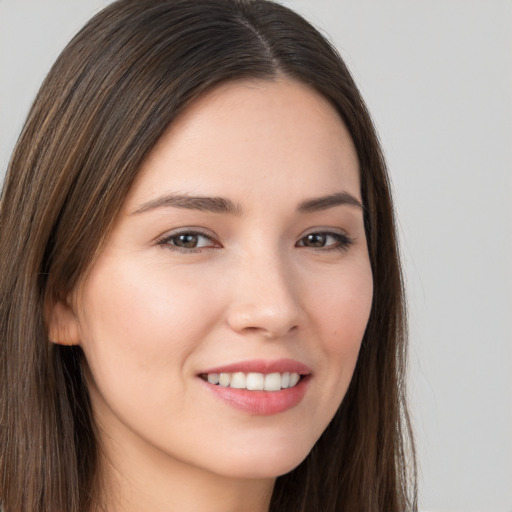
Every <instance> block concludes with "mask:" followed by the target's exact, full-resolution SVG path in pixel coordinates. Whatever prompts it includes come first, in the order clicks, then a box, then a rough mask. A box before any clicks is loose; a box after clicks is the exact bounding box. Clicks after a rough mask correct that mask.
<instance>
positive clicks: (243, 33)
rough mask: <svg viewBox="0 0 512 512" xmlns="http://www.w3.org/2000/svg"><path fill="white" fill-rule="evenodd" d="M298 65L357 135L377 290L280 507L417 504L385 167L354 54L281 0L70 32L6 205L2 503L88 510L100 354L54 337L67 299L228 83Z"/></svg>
mask: <svg viewBox="0 0 512 512" xmlns="http://www.w3.org/2000/svg"><path fill="white" fill-rule="evenodd" d="M278 73H279V74H284V75H287V76H289V77H292V78H294V79H296V80H299V81H301V82H303V83H306V84H309V85H310V86H311V87H313V88H314V89H316V90H317V91H318V92H320V93H321V94H322V95H323V96H324V97H325V98H327V99H328V100H329V101H330V102H331V103H332V105H333V106H334V108H336V110H337V111H338V112H339V114H340V116H341V118H342V119H343V121H344V123H345V125H346V126H347V128H348V130H349V132H350V134H351V136H352V139H353V142H354V144H355V147H356V150H357V154H358V158H359V164H360V172H361V192H362V198H363V201H364V204H365V228H366V235H367V239H368V247H369V253H370V261H371V266H372V271H373V279H374V299H373V305H372V311H371V315H370V320H369V323H368V326H367V330H366V334H365V336H364V339H363V343H362V347H361V351H360V355H359V359H358V362H357V366H356V370H355V373H354V376H353V379H352V382H351V384H350V387H349V390H348V392H347V395H346V397H345V399H344V400H343V403H342V405H341V406H340V408H339V410H338V412H337V414H336V416H335V417H334V419H333V420H332V422H331V423H330V425H329V426H328V427H327V429H326V431H325V432H324V434H323V435H322V437H321V438H320V440H319V441H318V442H317V444H316V445H315V446H314V448H313V450H312V451H311V453H310V454H309V455H308V457H307V458H306V460H305V461H304V462H303V463H302V464H300V465H299V466H298V467H297V468H296V469H295V470H293V471H292V472H291V473H289V474H287V475H284V476H282V477H280V478H278V479H277V482H276V485H275V489H274V493H273V496H272V502H271V508H270V509H271V511H275V512H277V511H279V512H298V511H303V512H313V511H315V512H316V511H319V512H320V511H321V512H335V511H341V510H344V511H358V512H382V511H386V512H404V511H406V510H413V509H415V507H416V484H415V458H414V447H413V444H412V437H411V432H410V423H409V418H408V414H407V408H406V402H405V377H404V375H405V369H406V368H405V366H406V332H405V309H404V298H403V289H402V280H401V273H400V264H399V258H398V251H397V241H396V235H395V228H394V219H393V209H392V202H391V197H390V191H389V184H388V179H387V174H386V168H385V163H384V160H383V157H382V154H381V151H380V148H379V143H378V140H377V137H376V134H375V130H374V128H373V125H372V122H371V120H370V117H369V115H368V113H367V110H366V108H365V105H364V103H363V100H362V99H361V96H360V94H359V92H358V90H357V88H356V85H355V83H354V81H353V79H352V78H351V76H350V74H349V72H348V70H347V68H346V66H345V65H344V63H343V61H342V59H341V58H340V56H339V55H338V53H337V52H336V50H335V49H334V48H333V47H332V46H331V45H330V44H329V43H328V42H327V41H326V40H325V39H324V38H323V37H322V36H321V35H320V34H319V33H318V31H317V30H316V29H314V28H313V27H312V26H311V25H310V24H309V23H307V22H306V21H305V20H304V19H302V18H301V17H300V16H298V15H297V14H295V13H294V12H292V11H290V10H289V9H287V8H285V7H283V6H281V5H279V4H276V3H273V2H270V1H266V0H252V1H251V0H194V1H190V0H120V1H118V2H116V3H114V4H112V5H110V6H109V7H107V8H106V9H104V10H103V11H102V12H100V13H99V14H98V15H96V16H95V17H94V18H93V19H92V20H91V21H90V22H89V23H88V24H87V25H86V26H85V27H84V28H83V29H82V30H81V31H80V32H79V33H78V34H77V36H75V38H74V39H73V40H72V41H71V42H70V44H69V45H68V46H67V47H66V49H65V50H64V51H63V53H62V54H61V56H60V57H59V58H58V60H57V62H56V63H55V65H54V66H53V68H52V70H51V71H50V73H49V74H48V76H47V78H46V80H45V82H44V83H43V85H42V87H41V89H40V91H39V94H38V96H37V98H36V100H35V103H34V105H33V107H32V109H31V111H30V114H29V116H28V120H27V122H26V124H25V127H24V129H23V132H22V134H21V136H20V139H19V141H18V144H17V146H16V149H15V151H14V154H13V156H12V159H11V162H10V165H9V170H8V174H7V176H6V180H5V184H4V188H3V192H2V198H1V203H0V254H1V263H0V393H1V403H0V501H1V502H2V504H3V507H4V512H54V511H57V512H62V511H68V512H88V511H90V510H91V509H92V508H93V507H94V506H95V505H96V503H95V490H96V489H97V485H96V483H95V477H96V475H97V468H98V449H97V444H96V435H95V428H94V420H93V418H92V415H91V408H90V403H89V398H88V393H87V389H86V386H85V383H84V379H83V375H82V363H81V359H82V352H81V350H80V349H79V348H77V347H63V346H59V345H56V344H54V343H51V342H50V341H49V340H48V333H47V328H46V324H45V311H46V310H47V309H46V308H47V307H48V305H49V304H52V303H53V302H54V301H56V300H58V299H60V298H63V297H66V296H67V295H68V294H69V292H70V291H71V290H72V289H73V288H74V286H75V285H76V284H77V282H78V280H79V279H80V278H81V277H82V276H83V275H84V273H85V272H86V271H87V269H88V268H90V265H91V262H92V261H93V259H94V257H95V254H96V253H97V251H98V250H99V248H100V247H101V245H102V242H103V240H104V239H105V237H106V236H107V234H108V233H109V230H110V228H111V226H112V223H113V220H114V219H115V218H116V215H117V213H118V211H119V210H120V208H121V205H122V203H123V201H124V198H125V197H126V195H127V193H128V190H129V189H130V186H131V184H132V182H133V180H134V178H135V176H136V175H137V172H138V170H139V169H140V167H141V164H142V162H143V161H144V159H145V158H146V156H147V155H148V153H149V152H150V151H151V149H152V148H153V146H154V145H155V143H156V142H157V141H158V139H159V138H160V137H161V135H162V134H163V133H164V132H165V130H166V129H167V128H168V126H169V125H170V123H172V122H173V120H174V119H175V118H176V117H177V116H178V114H179V113H180V112H182V111H183V110H184V109H185V108H186V107H187V105H189V104H190V102H192V101H194V100H195V99H196V98H198V97H199V96H200V95H201V94H202V93H203V92H205V91H206V90H208V89H209V88H211V87H212V86H214V85H216V84H219V83H220V82H223V81H227V80H235V79H245V78H256V79H270V80H272V79H273V78H274V77H275V76H276V75H277V74H278Z"/></svg>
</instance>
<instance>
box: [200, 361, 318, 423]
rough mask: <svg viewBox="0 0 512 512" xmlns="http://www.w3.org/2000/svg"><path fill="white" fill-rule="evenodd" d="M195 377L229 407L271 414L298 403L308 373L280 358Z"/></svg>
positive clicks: (227, 368)
mask: <svg viewBox="0 0 512 512" xmlns="http://www.w3.org/2000/svg"><path fill="white" fill-rule="evenodd" d="M198 377H199V378H200V379H201V381H202V382H203V383H204V385H205V387H206V389H207V390H208V391H209V392H210V393H212V394H213V396H215V397H216V398H218V399H220V400H221V401H222V402H224V403H226V404H228V405H229V406H231V407H233V408H235V409H238V410H241V411H243V412H246V413H249V414H253V415H272V414H277V413H281V412H284V411H287V410H289V409H292V408H293V407H296V406H297V405H299V404H300V402H301V401H302V400H303V398H304V396H305V395H306V392H307V390H308V387H309V381H310V380H311V378H312V374H311V370H310V369H309V368H308V367H306V366H305V365H303V364H302V363H299V362H297V361H293V360H290V359H281V360H278V361H263V360H254V361H246V362H241V363H235V364H231V365H227V366H223V367H218V368H213V369H210V370H206V371H203V372H201V373H199V374H198Z"/></svg>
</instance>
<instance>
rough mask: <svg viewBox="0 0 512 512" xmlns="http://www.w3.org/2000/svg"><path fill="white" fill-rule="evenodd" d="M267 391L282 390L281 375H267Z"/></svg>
mask: <svg viewBox="0 0 512 512" xmlns="http://www.w3.org/2000/svg"><path fill="white" fill-rule="evenodd" d="M263 389H264V390H265V391H279V390H280V389H281V374H280V373H269V374H268V375H265V386H264V388H263Z"/></svg>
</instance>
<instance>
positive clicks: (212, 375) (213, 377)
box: [208, 373, 219, 384]
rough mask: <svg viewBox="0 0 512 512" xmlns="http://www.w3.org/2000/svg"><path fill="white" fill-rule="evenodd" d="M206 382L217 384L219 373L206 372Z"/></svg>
mask: <svg viewBox="0 0 512 512" xmlns="http://www.w3.org/2000/svg"><path fill="white" fill-rule="evenodd" d="M208 382H209V383H210V384H218V383H219V374H218V373H209V374H208Z"/></svg>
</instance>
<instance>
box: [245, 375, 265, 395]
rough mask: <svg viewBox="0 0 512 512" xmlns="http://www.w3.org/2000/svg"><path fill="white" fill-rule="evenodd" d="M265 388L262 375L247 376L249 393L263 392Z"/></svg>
mask: <svg viewBox="0 0 512 512" xmlns="http://www.w3.org/2000/svg"><path fill="white" fill-rule="evenodd" d="M264 386H265V378H264V376H263V374H262V373H248V374H247V386H246V387H247V389H250V390H251V391H263V387H264Z"/></svg>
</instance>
